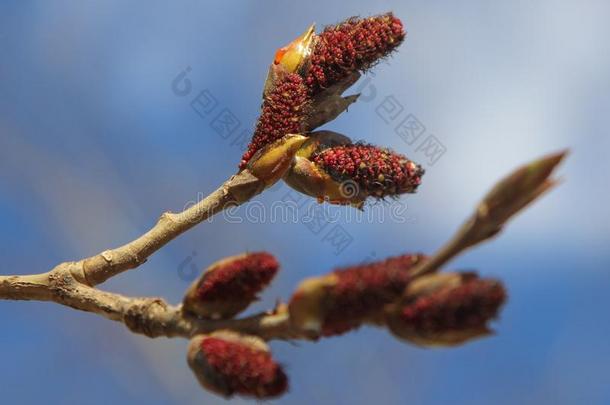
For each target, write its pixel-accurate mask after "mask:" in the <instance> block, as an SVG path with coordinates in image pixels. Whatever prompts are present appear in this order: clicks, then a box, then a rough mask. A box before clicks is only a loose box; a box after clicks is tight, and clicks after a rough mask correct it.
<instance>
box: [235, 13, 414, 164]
mask: <svg viewBox="0 0 610 405" xmlns="http://www.w3.org/2000/svg"><path fill="white" fill-rule="evenodd" d="M404 37H405V32H404V30H403V26H402V23H401V22H400V20H399V19H398V18H396V17H394V16H393V15H392V14H391V13H388V14H384V15H380V16H375V17H369V18H364V19H358V18H355V17H354V18H350V19H348V20H346V21H344V22H342V23H340V24H338V25H336V26H332V27H327V28H326V29H325V30H324V32H322V33H321V34H320V35H317V36H315V37H313V38H314V39H315V45H314V46H313V49H312V51H311V55H310V54H309V52H305V53H303V54H300V53H299V51H302V49H301V48H303V47H307V48H309V46H311V44H312V42H311V39H312V36H311V35H305V36H304V37H300V38H297V40H296V41H297V42H299V43H295V42H293V43H291V44H290V45H289V46H288V47H284V48H281V49H280V50H279V51H278V54H277V55H276V61H275V62H274V65H276V68H275V69H272V72H273V74H272V76H273V77H274V79H273V80H272V85H271V86H269V88H268V89H267V90H268V93H266V94H265V97H264V99H263V106H262V112H261V115H260V118H259V120H258V123H257V125H256V130H255V132H254V135H253V137H252V141H251V142H250V144H249V145H248V150H247V151H246V152H245V153H244V155H243V156H242V159H241V162H240V165H239V168H240V170H243V169H244V168H245V167H246V165H247V164H248V162H249V161H250V159H252V156H254V154H255V153H256V152H257V151H259V150H260V149H261V148H262V147H263V146H265V145H268V144H270V143H272V142H273V141H276V140H278V139H280V138H282V137H283V136H284V135H287V134H301V133H303V132H304V129H305V128H304V125H305V120H306V116H307V111H308V108H307V107H308V105H309V104H310V103H311V99H312V97H313V96H315V95H316V94H318V93H319V91H320V90H322V89H324V88H327V87H329V86H332V85H333V84H335V83H337V82H339V81H341V80H342V79H344V78H346V77H347V76H349V75H350V74H351V73H353V72H355V71H363V70H366V69H368V68H370V67H371V66H372V65H373V64H374V63H375V62H377V61H378V60H379V59H381V58H383V57H385V56H387V55H388V54H389V53H390V52H391V51H392V50H394V49H395V48H396V47H397V46H398V45H399V44H400V43H401V42H402V40H403V39H404ZM300 47H301V48H300ZM291 52H292V53H294V52H296V53H299V56H300V57H302V58H303V60H301V61H299V63H297V64H296V68H295V66H292V64H288V65H289V66H291V67H290V68H288V67H283V65H282V63H281V60H282V58H284V57H286V58H287V59H291V62H294V61H293V60H292V59H295V58H296V59H298V58H297V57H296V55H293V54H292V53H291ZM287 55H290V58H289V57H287ZM288 65H287V66H288ZM301 68H302V69H301ZM282 69H283V70H282ZM287 69H294V70H287ZM301 74H302V75H303V76H301ZM267 90H266V91H267Z"/></svg>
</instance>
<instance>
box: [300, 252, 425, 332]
mask: <svg viewBox="0 0 610 405" xmlns="http://www.w3.org/2000/svg"><path fill="white" fill-rule="evenodd" d="M423 259H424V256H422V255H402V256H397V257H392V258H389V259H386V260H383V261H379V262H374V263H370V264H364V265H359V266H353V267H346V268H342V269H338V270H335V271H334V272H332V273H330V274H328V275H325V276H321V277H318V278H313V279H309V280H306V281H305V282H304V283H302V285H301V286H299V288H297V290H296V292H295V294H294V295H293V296H292V299H291V300H290V304H289V311H290V315H291V319H292V320H293V322H295V323H296V324H297V325H298V326H301V327H304V328H305V329H314V332H316V333H319V334H320V335H321V336H332V335H338V334H341V333H344V332H347V331H348V330H350V329H354V328H357V327H359V326H360V325H361V324H362V323H363V322H365V321H375V318H377V317H378V316H379V315H380V314H381V310H382V309H383V307H384V306H385V305H387V304H389V303H392V302H394V301H396V300H397V299H398V298H399V297H400V296H401V295H402V293H403V291H404V289H405V287H406V286H407V284H408V282H409V280H410V275H409V270H410V269H411V268H412V267H413V266H414V265H415V264H416V263H418V262H419V261H420V260H423ZM311 325H313V326H311ZM315 329H318V330H315Z"/></svg>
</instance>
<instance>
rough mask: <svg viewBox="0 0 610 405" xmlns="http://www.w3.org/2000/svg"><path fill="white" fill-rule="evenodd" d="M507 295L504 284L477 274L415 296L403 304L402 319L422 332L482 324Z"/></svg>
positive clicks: (469, 327) (443, 330)
mask: <svg viewBox="0 0 610 405" xmlns="http://www.w3.org/2000/svg"><path fill="white" fill-rule="evenodd" d="M505 299H506V291H505V290H504V287H503V286H502V284H500V283H499V282H497V281H495V280H481V279H478V278H474V279H472V280H468V281H465V282H464V283H463V284H462V285H460V286H458V287H455V288H451V287H449V288H444V289H441V290H439V291H436V292H434V293H432V294H430V295H424V296H421V297H418V298H416V299H415V300H413V302H411V303H409V304H407V305H405V306H403V307H402V310H401V311H400V320H401V322H403V323H404V325H405V326H410V327H411V328H413V329H414V330H417V331H419V332H421V333H424V334H425V333H438V332H446V331H451V330H459V329H471V328H482V327H484V326H485V324H486V323H487V321H489V320H490V319H493V318H495V317H496V315H497V313H498V309H499V308H500V306H501V305H502V303H503V302H504V300H505Z"/></svg>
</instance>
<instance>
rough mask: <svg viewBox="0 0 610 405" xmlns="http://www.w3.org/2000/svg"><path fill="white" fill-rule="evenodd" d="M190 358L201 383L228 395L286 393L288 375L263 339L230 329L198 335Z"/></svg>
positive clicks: (191, 346) (189, 360)
mask: <svg viewBox="0 0 610 405" xmlns="http://www.w3.org/2000/svg"><path fill="white" fill-rule="evenodd" d="M187 361H188V364H189V367H190V368H191V370H193V373H195V376H196V377H197V379H198V380H199V383H200V384H201V385H202V386H203V387H204V388H206V389H208V390H210V391H212V392H215V393H217V394H219V395H223V396H225V397H231V396H233V395H234V394H237V395H244V396H251V397H256V398H272V397H276V396H279V395H281V394H283V393H284V392H286V390H287V388H288V377H287V376H286V374H285V373H284V371H283V370H282V367H281V366H280V365H279V364H278V363H277V362H276V361H275V360H273V357H272V356H271V353H270V351H269V347H268V346H267V344H266V343H265V342H264V341H263V340H262V339H260V338H258V337H255V336H248V335H241V334H238V333H235V332H231V331H218V332H214V333H212V334H211V335H198V336H195V337H194V338H193V339H192V340H191V343H190V345H189V348H188V355H187Z"/></svg>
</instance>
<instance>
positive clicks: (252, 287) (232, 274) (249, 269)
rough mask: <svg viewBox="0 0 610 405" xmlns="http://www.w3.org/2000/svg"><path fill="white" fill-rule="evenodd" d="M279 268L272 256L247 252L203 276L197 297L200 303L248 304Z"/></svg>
mask: <svg viewBox="0 0 610 405" xmlns="http://www.w3.org/2000/svg"><path fill="white" fill-rule="evenodd" d="M278 269H279V263H278V261H277V260H276V259H275V257H273V255H271V254H269V253H266V252H257V253H248V254H246V255H244V256H241V257H239V258H237V259H235V260H228V261H226V262H224V263H222V264H220V265H219V266H218V267H216V268H214V270H213V271H210V272H208V273H206V274H204V276H203V278H202V280H201V282H200V283H199V285H198V286H197V290H196V297H197V299H198V300H199V301H200V302H214V301H225V300H231V299H239V300H241V301H251V300H253V299H254V298H255V297H256V294H257V293H259V292H260V291H261V290H262V289H264V288H265V287H266V286H267V285H268V284H269V283H270V282H271V280H272V279H273V277H275V274H276V273H277V271H278Z"/></svg>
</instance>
